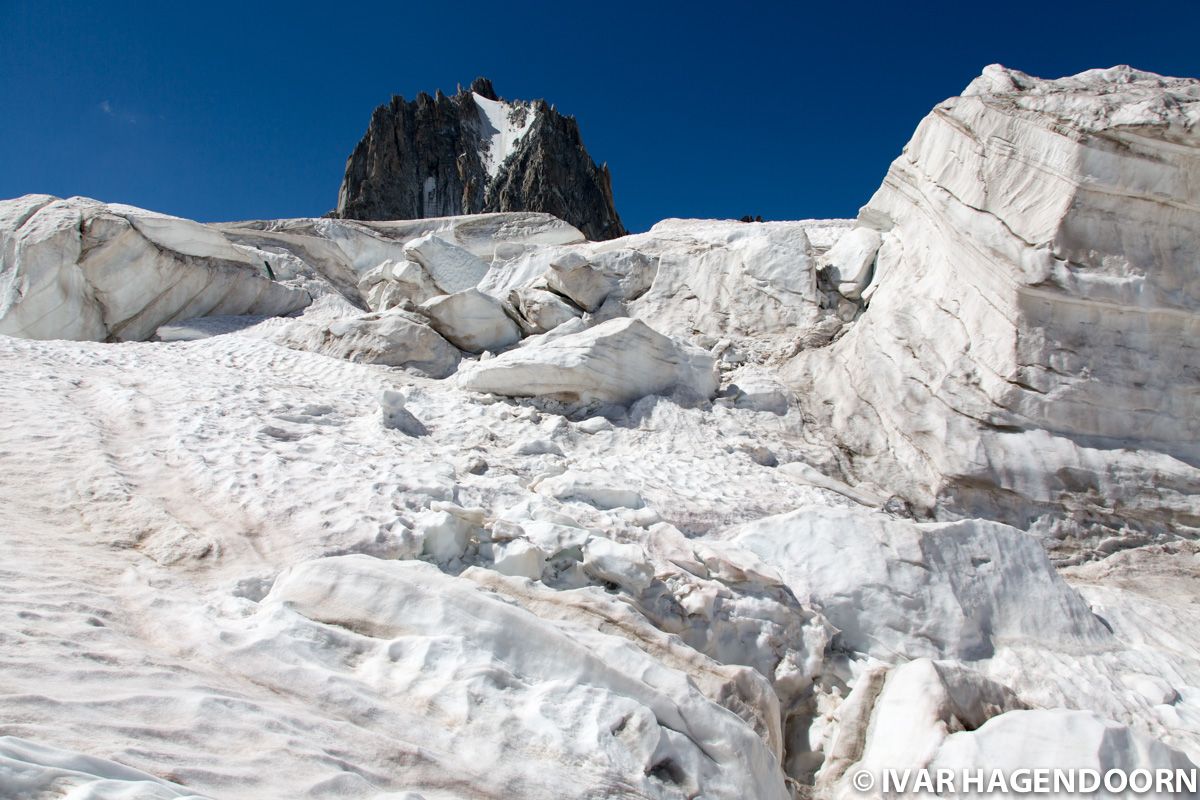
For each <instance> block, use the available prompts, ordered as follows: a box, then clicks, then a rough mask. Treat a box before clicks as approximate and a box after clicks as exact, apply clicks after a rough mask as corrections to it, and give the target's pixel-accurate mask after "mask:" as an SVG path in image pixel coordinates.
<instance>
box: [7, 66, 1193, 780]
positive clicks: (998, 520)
mask: <svg viewBox="0 0 1200 800" xmlns="http://www.w3.org/2000/svg"><path fill="white" fill-rule="evenodd" d="M474 102H475V103H476V104H477V105H478V109H479V112H480V114H481V115H482V118H484V119H486V120H490V121H491V124H492V127H493V128H494V129H495V132H494V137H495V138H493V139H492V145H491V146H492V149H493V150H494V151H496V153H495V154H500V155H502V154H503V152H504V151H505V148H506V147H511V146H513V144H514V143H516V142H518V141H519V139H520V136H521V135H522V130H521V129H518V128H515V127H511V126H510V127H504V125H508V124H509V122H510V121H511V119H510V118H509V117H508V116H506V115H499V116H497V114H498V113H499V112H497V110H496V108H495V107H493V106H492V105H489V102H492V101H488V99H487V98H486V97H484V98H479V97H476V99H475V100H474ZM501 123H502V124H501ZM513 124H514V125H515V123H513ZM1198 124H1200V81H1195V80H1186V79H1178V78H1165V77H1161V76H1157V75H1152V74H1150V73H1145V72H1140V71H1137V70H1133V69H1131V68H1128V67H1115V68H1112V69H1106V70H1092V71H1089V72H1085V73H1081V74H1079V75H1076V76H1071V77H1067V78H1061V79H1057V80H1046V79H1040V78H1034V77H1032V76H1029V75H1026V74H1024V73H1021V72H1018V71H1016V70H1012V69H1008V68H1005V67H1001V66H998V65H993V66H990V67H987V68H986V69H985V70H984V71H983V74H982V75H981V76H980V77H979V78H977V79H976V80H975V81H973V82H972V83H971V84H970V85H969V86H968V87H967V88H966V89H965V91H964V92H963V94H962V95H961V96H959V97H956V98H951V99H949V100H947V101H945V102H944V103H941V104H939V105H938V106H937V107H936V108H935V109H934V110H933V111H932V112H931V113H930V114H929V115H928V116H927V117H926V118H925V119H924V120H923V121H922V122H921V124H920V125H919V126H918V128H917V131H916V132H915V133H914V135H913V138H912V140H911V141H910V142H909V144H908V145H907V146H906V148H905V149H904V152H903V153H902V154H901V155H900V156H899V157H898V158H897V159H896V161H895V162H894V163H893V164H892V165H891V167H890V168H889V170H888V173H887V175H886V176H885V178H884V181H883V184H882V186H881V187H880V189H879V190H878V192H876V194H875V195H874V197H872V198H871V199H870V200H869V202H868V203H867V204H866V205H865V206H864V207H863V209H862V211H861V212H860V213H859V215H858V218H857V219H855V220H798V221H790V222H765V223H757V222H735V221H725V220H682V219H671V220H664V221H662V222H660V223H659V224H657V225H655V226H654V227H653V228H652V229H651V230H649V231H647V232H645V233H639V234H632V235H628V236H623V237H620V238H615V239H611V240H606V241H588V240H586V239H585V237H584V236H583V234H582V233H581V232H580V230H579V229H577V228H575V227H573V226H571V225H569V224H567V223H565V222H562V221H560V220H558V219H555V218H554V217H552V216H550V215H548V214H540V213H531V212H505V213H493V214H479V215H467V216H454V217H440V218H432V219H420V220H396V221H370V222H367V221H357V220H348V219H331V218H321V219H289V220H259V221H245V222H232V223H220V224H200V223H196V222H192V221H189V220H183V219H179V218H176V217H169V216H166V215H162V214H157V213H154V212H149V211H145V210H141V209H136V208H132V207H129V206H122V205H118V204H113V203H101V202H99V201H95V200H89V199H86V198H69V199H58V198H53V197H50V196H46V195H31V196H26V197H23V198H17V199H13V200H7V201H2V202H0V259H2V261H0V369H2V370H3V374H4V376H5V380H4V381H2V382H0V403H2V404H3V407H4V409H5V414H4V415H3V416H0V472H2V474H3V476H4V478H3V480H0V543H2V545H3V549H2V551H0V552H3V554H4V563H3V564H2V565H0V586H2V587H3V589H4V591H3V592H0V641H3V646H0V796H4V797H10V796H11V797H29V796H36V797H70V798H73V800H101V798H118V797H154V798H159V797H161V798H174V797H185V798H193V797H194V798H261V797H314V798H319V797H357V798H406V800H418V798H425V800H443V799H445V798H459V797H473V798H497V799H499V798H510V797H528V798H540V797H544V798H559V797H579V798H585V797H589V798H590V797H600V796H602V797H629V798H646V797H655V798H684V797H701V796H703V797H711V798H742V797H754V798H779V799H780V800H787V799H789V798H814V797H815V798H851V797H863V796H875V797H881V796H882V794H880V792H879V790H878V787H876V789H875V790H874V793H872V792H866V793H863V792H862V791H860V790H859V788H858V787H856V784H855V783H854V777H855V776H856V775H858V774H860V773H861V772H862V771H864V770H866V771H868V772H871V773H872V774H878V772H879V771H880V770H884V769H918V768H924V767H931V768H935V769H936V768H946V769H954V770H962V769H976V768H1003V769H1008V770H1012V769H1017V768H1021V767H1057V768H1072V769H1095V770H1101V771H1103V770H1107V769H1114V768H1121V769H1126V770H1133V769H1138V768H1140V769H1159V768H1162V769H1193V770H1194V769H1196V764H1197V763H1200V648H1198V647H1197V643H1198V642H1200V623H1198V622H1197V619H1200V617H1198V616H1197V615H1196V613H1195V612H1196V604H1197V586H1200V582H1198V578H1200V546H1198V545H1197V543H1196V534H1197V532H1198V529H1200V515H1198V514H1197V508H1200V497H1198V495H1200V464H1198V463H1197V455H1198V454H1200V450H1198V449H1197V448H1198V447H1200V445H1198V441H1200V436H1198V433H1200V430H1198V429H1197V419H1200V405H1198V404H1200V362H1198V361H1197V355H1196V352H1197V351H1196V347H1195V339H1196V336H1195V334H1196V333H1197V330H1198V326H1200V294H1198V290H1197V286H1200V283H1198V281H1197V278H1198V274H1197V265H1200V244H1198V243H1200V130H1198V129H1197V125H1198ZM495 154H494V155H495ZM494 167H495V164H494V163H493V164H492V168H494ZM1150 796H1166V795H1155V794H1153V793H1151V795H1150Z"/></svg>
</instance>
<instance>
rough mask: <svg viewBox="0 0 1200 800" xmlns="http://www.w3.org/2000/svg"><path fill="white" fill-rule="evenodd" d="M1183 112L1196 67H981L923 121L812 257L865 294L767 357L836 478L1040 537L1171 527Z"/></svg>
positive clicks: (1184, 407) (1179, 515)
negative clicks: (851, 312) (826, 339)
mask: <svg viewBox="0 0 1200 800" xmlns="http://www.w3.org/2000/svg"><path fill="white" fill-rule="evenodd" d="M1198 119H1200V82H1197V81H1191V80H1179V79H1169V78H1160V77H1159V76H1156V75H1151V74H1148V73H1142V72H1138V71H1136V70H1131V69H1129V68H1127V67H1116V68H1113V69H1111V70H1093V71H1091V72H1086V73H1082V74H1080V75H1077V76H1075V77H1073V78H1064V79H1062V80H1059V81H1045V80H1040V79H1037V78H1031V77H1029V76H1027V75H1024V74H1022V73H1019V72H1015V71H1012V70H1006V69H1004V68H1002V67H998V66H993V67H988V68H987V69H986V70H985V71H984V73H983V75H982V76H981V77H980V78H978V79H977V80H975V81H974V82H973V83H972V84H971V85H970V87H968V89H967V91H966V92H965V93H964V94H963V96H962V97H958V98H953V99H951V100H948V101H946V102H944V103H942V104H940V105H939V106H938V107H937V108H935V109H934V111H933V113H932V114H930V115H929V116H928V117H926V118H925V120H924V121H923V122H922V123H921V125H920V126H919V127H918V128H917V132H916V133H915V134H914V136H913V138H912V140H911V141H910V142H909V144H908V146H907V147H906V148H905V151H904V154H903V155H902V156H901V157H900V158H898V159H897V160H896V161H895V162H894V163H893V164H892V167H891V169H890V170H889V172H888V175H887V177H886V178H885V180H884V183H883V186H882V187H881V188H880V189H879V191H878V192H877V193H876V194H875V196H874V197H873V198H872V199H871V202H870V203H868V204H867V206H866V207H865V208H864V209H863V210H862V212H861V213H860V216H859V227H858V228H857V229H855V230H854V231H852V232H851V233H849V234H847V235H846V237H845V238H843V239H842V240H841V241H840V242H839V243H838V244H837V245H836V246H834V247H833V248H832V249H831V250H830V251H829V252H828V253H827V255H826V256H825V257H824V264H825V265H826V269H827V270H828V271H829V272H830V273H831V279H832V281H833V282H834V283H835V284H836V285H837V286H838V287H839V291H841V292H842V293H843V294H844V295H845V296H846V297H847V298H856V297H858V296H860V295H861V296H862V297H866V298H867V299H868V307H867V310H866V312H865V313H864V314H863V316H862V317H861V319H859V321H858V322H857V323H856V324H855V325H854V326H853V327H852V328H851V329H850V330H849V332H848V333H846V335H845V337H844V338H842V339H841V340H840V341H838V342H837V343H835V344H834V345H833V346H831V347H829V348H826V349H824V350H815V351H809V352H806V353H803V354H801V356H800V357H799V358H798V359H797V361H796V363H795V364H794V365H793V367H792V369H791V372H790V374H791V378H792V381H793V384H794V385H795V386H796V387H797V388H800V387H803V392H802V396H803V398H804V404H805V408H806V410H807V412H808V413H810V414H812V415H813V416H814V418H815V420H816V421H817V423H818V425H820V426H821V427H822V428H824V429H825V430H827V431H828V432H829V433H830V434H831V435H832V436H833V437H834V439H835V441H836V442H837V443H838V445H839V447H841V448H842V449H843V450H844V451H847V452H848V453H850V454H851V455H850V459H849V463H848V465H847V467H848V471H849V473H850V474H851V475H852V476H853V477H854V479H855V480H867V481H871V482H874V483H875V484H876V485H877V486H879V487H882V488H883V489H884V490H886V491H887V492H888V493H895V494H899V495H902V496H903V497H904V498H905V499H906V500H908V501H909V502H910V503H912V504H913V506H914V507H915V508H917V509H918V510H920V511H922V512H933V513H936V514H938V515H942V516H950V517H954V516H976V515H985V516H989V517H993V518H999V519H1002V520H1005V521H1008V522H1011V523H1013V524H1015V525H1017V526H1019V527H1022V528H1029V527H1033V528H1034V529H1036V530H1037V531H1039V532H1040V533H1041V534H1042V535H1043V536H1045V537H1046V538H1047V540H1048V543H1049V544H1050V545H1051V546H1052V547H1055V548H1058V549H1060V550H1061V555H1062V556H1063V557H1070V556H1072V555H1078V554H1079V553H1080V552H1081V548H1082V551H1083V552H1084V553H1088V552H1091V553H1094V552H1096V548H1100V551H1101V552H1104V551H1105V549H1106V548H1111V547H1112V546H1113V544H1114V543H1113V542H1110V541H1107V540H1109V539H1110V538H1111V537H1116V540H1119V541H1122V542H1124V543H1125V545H1131V544H1139V543H1142V542H1145V541H1148V540H1150V539H1151V538H1152V537H1163V536H1170V535H1172V534H1173V533H1176V532H1179V533H1182V532H1187V531H1190V532H1192V533H1193V535H1194V533H1195V531H1196V530H1197V526H1198V523H1200V518H1197V516H1196V514H1195V509H1196V507H1197V504H1198V503H1200V492H1198V489H1197V487H1200V470H1197V464H1198V459H1200V449H1198V447H1200V445H1198V442H1200V391H1198V389H1200V351H1198V350H1197V347H1196V341H1197V334H1198V333H1200V313H1198V312H1200V294H1198V291H1200V290H1198V289H1197V286H1200V280H1198V278H1200V273H1198V272H1197V265H1198V264H1200V244H1198V243H1200V189H1198V188H1197V187H1200V131H1198V130H1197V126H1196V123H1197V120H1198ZM1151 485H1153V486H1155V487H1156V491H1155V492H1153V493H1147V491H1146V487H1148V486H1151Z"/></svg>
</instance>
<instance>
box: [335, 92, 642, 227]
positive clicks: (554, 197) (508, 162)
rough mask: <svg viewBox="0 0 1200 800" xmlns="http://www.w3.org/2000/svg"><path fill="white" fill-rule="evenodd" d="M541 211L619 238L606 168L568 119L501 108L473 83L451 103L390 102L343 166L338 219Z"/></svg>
mask: <svg viewBox="0 0 1200 800" xmlns="http://www.w3.org/2000/svg"><path fill="white" fill-rule="evenodd" d="M488 211H541V212H545V213H548V214H553V215H554V216H556V217H558V218H560V219H563V220H566V221H567V222H569V223H570V224H572V225H574V226H575V227H577V228H579V230H581V231H583V233H584V234H585V235H586V236H587V237H588V238H589V239H593V240H598V239H613V238H615V237H618V236H621V235H623V234H624V233H625V229H624V227H622V225H621V218H620V217H619V216H618V215H617V210H616V208H615V207H614V205H613V198H612V186H611V179H610V176H609V172H608V167H607V166H601V167H597V166H596V164H595V163H594V162H593V161H592V159H591V157H590V156H589V155H588V153H587V150H585V149H584V147H583V140H582V138H581V137H580V135H579V125H578V124H577V123H576V122H575V119H574V117H564V116H563V115H561V114H559V113H558V112H557V111H556V110H555V109H554V108H553V107H552V106H550V105H549V104H547V103H546V102H545V101H544V100H537V101H533V102H527V101H521V100H515V101H504V100H501V99H499V98H498V97H497V95H496V93H495V90H494V89H493V88H492V85H491V83H490V82H489V81H488V80H487V79H485V78H479V79H476V81H475V82H474V83H472V84H471V87H470V89H468V90H467V91H460V92H458V94H455V95H454V96H453V97H447V96H446V95H444V94H442V93H441V92H438V93H437V94H436V96H434V97H430V96H429V95H428V94H425V93H421V94H419V95H417V98H416V99H415V100H412V101H405V100H404V98H402V97H393V98H392V100H391V102H390V103H389V104H387V105H382V106H380V107H379V108H377V109H375V112H374V113H373V114H372V115H371V123H370V125H369V126H368V127H367V132H366V135H365V136H363V139H362V141H360V142H359V143H358V146H357V147H355V148H354V152H353V153H352V154H351V155H350V158H349V159H348V160H347V161H346V175H345V177H344V178H343V179H342V186H341V189H340V190H339V191H338V204H337V210H336V211H335V214H336V216H338V217H342V218H344V219H361V220H394V219H420V218H423V217H440V216H450V215H454V214H479V213H482V212H488Z"/></svg>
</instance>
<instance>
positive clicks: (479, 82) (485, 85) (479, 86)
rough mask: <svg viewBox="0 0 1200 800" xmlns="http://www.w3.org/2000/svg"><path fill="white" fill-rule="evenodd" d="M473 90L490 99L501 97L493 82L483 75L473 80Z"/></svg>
mask: <svg viewBox="0 0 1200 800" xmlns="http://www.w3.org/2000/svg"><path fill="white" fill-rule="evenodd" d="M471 91H472V92H474V93H475V94H477V95H479V96H481V97H486V98H487V99H488V100H499V99H500V97H499V96H498V95H497V94H496V90H495V89H494V88H493V87H492V82H491V81H489V80H488V79H487V78H484V77H483V76H480V77H478V78H476V79H475V80H473V81H471Z"/></svg>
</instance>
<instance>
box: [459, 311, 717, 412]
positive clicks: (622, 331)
mask: <svg viewBox="0 0 1200 800" xmlns="http://www.w3.org/2000/svg"><path fill="white" fill-rule="evenodd" d="M458 383H459V385H460V386H462V387H463V388H464V389H471V390H473V391H477V392H492V393H494V394H503V395H509V396H512V397H530V396H534V397H550V398H553V399H558V400H563V401H565V402H570V403H576V402H584V403H588V402H593V401H599V402H602V403H628V402H630V401H632V400H636V399H638V398H639V397H645V396H646V395H650V394H665V393H667V392H670V391H671V390H672V389H675V388H682V389H686V390H687V391H690V392H692V393H693V394H695V395H697V396H699V397H703V398H708V397H712V395H713V394H714V393H715V392H716V390H717V377H716V369H715V365H714V362H713V360H712V357H711V356H709V355H708V354H707V353H705V352H703V351H702V350H699V349H697V348H694V347H689V346H687V345H680V344H678V343H676V342H674V341H672V340H671V339H669V338H668V337H666V336H663V335H662V334H660V333H656V332H655V331H653V330H651V329H650V327H648V326H647V325H646V324H645V323H643V322H640V321H638V320H634V319H628V318H623V319H614V320H610V321H608V322H604V323H601V324H600V325H597V326H596V327H594V328H590V329H588V330H586V331H583V332H580V333H572V334H567V335H565V336H560V337H557V338H554V339H551V340H549V341H546V342H541V343H538V344H532V345H529V346H527V347H522V348H519V349H517V350H512V351H509V352H507V353H504V354H503V355H500V356H497V357H496V358H493V359H491V360H489V361H481V362H479V363H478V364H474V365H472V366H471V367H470V368H467V369H464V370H462V371H460V373H459V377H458Z"/></svg>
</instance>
